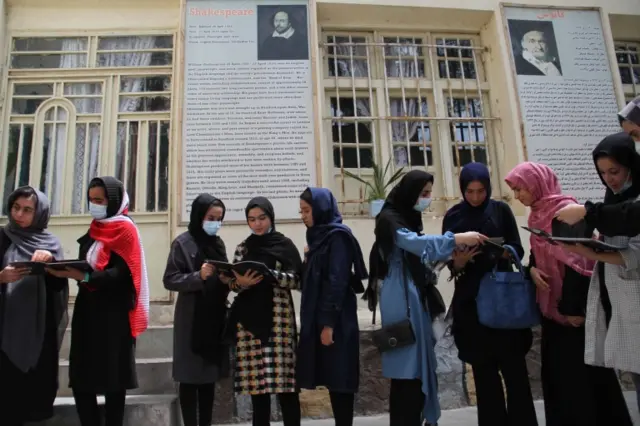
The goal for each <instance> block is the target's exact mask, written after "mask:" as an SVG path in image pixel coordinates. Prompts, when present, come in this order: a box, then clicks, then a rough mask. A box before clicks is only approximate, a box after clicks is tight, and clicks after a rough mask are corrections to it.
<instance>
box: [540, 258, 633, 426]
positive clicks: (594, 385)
mask: <svg viewBox="0 0 640 426" xmlns="http://www.w3.org/2000/svg"><path fill="white" fill-rule="evenodd" d="M535 265H536V263H535V257H534V256H533V255H531V257H530V259H529V267H531V266H535ZM589 282H590V277H586V276H584V275H581V274H579V273H578V272H576V271H574V270H573V269H572V268H570V267H568V266H565V273H564V279H563V281H562V296H561V299H560V301H559V303H558V311H559V312H560V313H561V314H562V315H567V316H579V317H584V316H585V314H586V308H587V293H588V291H589ZM584 345H585V330H584V325H582V326H580V327H573V326H570V325H562V324H559V323H557V322H555V321H553V320H551V319H548V318H543V319H542V342H541V356H542V392H543V396H544V410H545V418H546V424H547V426H574V425H579V426H613V425H615V426H631V425H632V421H631V418H630V417H629V410H628V408H627V405H626V402H625V400H624V396H623V394H622V389H621V388H620V383H619V382H618V378H617V376H616V373H615V371H614V370H613V369H611V368H604V367H595V366H591V365H587V364H585V362H584Z"/></svg>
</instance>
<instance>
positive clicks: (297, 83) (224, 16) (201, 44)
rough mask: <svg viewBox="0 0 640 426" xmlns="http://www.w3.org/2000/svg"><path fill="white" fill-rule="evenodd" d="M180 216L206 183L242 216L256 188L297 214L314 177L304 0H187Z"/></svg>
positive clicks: (232, 215)
mask: <svg viewBox="0 0 640 426" xmlns="http://www.w3.org/2000/svg"><path fill="white" fill-rule="evenodd" d="M185 15H186V17H185V20H186V22H185V30H184V31H185V56H184V95H185V99H184V105H183V128H182V135H183V137H182V196H181V200H182V206H181V216H182V221H183V222H187V221H188V220H189V214H190V211H191V203H192V202H193V199H194V198H195V197H196V196H198V194H200V193H203V192H206V193H210V194H211V195H213V196H215V197H217V198H220V199H221V200H222V201H223V202H224V203H225V205H226V207H227V215H226V217H225V220H230V221H244V220H245V215H244V208H245V206H246V204H247V202H248V201H249V199H251V198H252V197H254V196H257V195H260V196H264V197H267V198H269V199H270V200H271V202H272V203H273V205H274V207H275V210H276V217H277V218H278V219H284V220H287V219H294V218H299V214H298V210H299V196H300V194H301V193H302V191H303V190H304V189H305V188H306V187H307V186H312V185H314V184H315V181H316V177H315V176H316V170H315V167H316V166H315V143H314V125H313V91H312V84H313V81H312V73H311V61H310V49H311V46H310V45H309V36H308V35H309V13H308V2H307V1H305V0H278V1H275V2H274V1H260V0H254V1H237V0H188V1H187V3H186V13H185Z"/></svg>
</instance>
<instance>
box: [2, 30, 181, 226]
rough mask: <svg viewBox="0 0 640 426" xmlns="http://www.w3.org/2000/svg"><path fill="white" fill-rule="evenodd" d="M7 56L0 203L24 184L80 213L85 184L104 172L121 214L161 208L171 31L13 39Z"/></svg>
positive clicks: (165, 195) (60, 211)
mask: <svg viewBox="0 0 640 426" xmlns="http://www.w3.org/2000/svg"><path fill="white" fill-rule="evenodd" d="M69 52H73V53H69ZM90 52H93V53H90ZM11 55H12V56H11V58H12V61H11V69H10V70H9V81H10V86H9V87H10V94H11V96H10V97H9V99H8V101H7V102H8V103H9V105H10V111H11V112H10V115H9V123H8V126H7V128H8V129H9V131H8V132H7V134H6V136H5V141H6V145H5V146H6V155H3V160H4V161H3V163H2V164H0V170H2V173H1V174H0V177H1V178H2V179H3V185H2V188H3V194H2V200H3V201H4V200H6V199H7V197H8V195H9V194H10V193H11V191H13V190H14V189H15V188H16V187H18V186H21V185H26V184H30V185H33V186H36V187H38V188H39V189H40V190H42V191H43V192H45V193H46V194H47V196H48V197H49V199H50V202H51V210H52V214H54V215H82V214H87V213H88V211H87V202H86V192H87V187H88V184H89V182H90V181H91V179H92V178H94V177H96V176H99V175H114V176H116V177H117V178H119V179H121V180H122V181H123V182H124V183H125V186H126V189H127V192H128V193H129V197H130V200H131V206H130V207H131V208H130V210H131V211H133V212H166V211H168V207H169V205H168V204H169V170H168V169H169V144H170V134H171V133H170V117H171V91H172V68H173V64H172V62H173V35H157V36H151V35H149V36H131V35H126V36H108V37H102V36H89V37H84V38H80V37H78V38H72V37H70V38H14V39H13V41H12V52H11ZM52 58H54V59H52ZM61 68H85V70H84V71H82V72H81V73H80V74H78V73H77V72H76V73H75V74H73V76H67V75H65V73H64V72H62V71H60V70H59V69H61ZM129 70H130V71H129ZM27 74H28V75H27Z"/></svg>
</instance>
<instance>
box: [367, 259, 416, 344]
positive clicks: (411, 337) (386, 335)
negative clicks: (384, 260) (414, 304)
mask: <svg viewBox="0 0 640 426" xmlns="http://www.w3.org/2000/svg"><path fill="white" fill-rule="evenodd" d="M403 266H404V262H403ZM402 286H403V287H404V298H405V302H406V304H407V317H406V318H405V319H403V320H401V321H398V322H395V323H393V324H389V325H386V326H382V328H381V329H379V330H375V331H374V332H372V333H371V339H372V340H373V344H374V345H375V346H376V347H377V348H378V350H379V351H380V352H387V351H391V350H394V349H400V348H403V347H405V346H409V345H412V344H414V343H415V342H416V336H415V333H414V332H413V326H412V325H411V306H410V305H409V284H408V283H407V272H406V268H404V267H403V272H402Z"/></svg>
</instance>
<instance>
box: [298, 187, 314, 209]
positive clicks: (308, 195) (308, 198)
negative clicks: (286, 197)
mask: <svg viewBox="0 0 640 426" xmlns="http://www.w3.org/2000/svg"><path fill="white" fill-rule="evenodd" d="M300 199H301V200H302V201H305V202H306V203H307V204H309V205H312V203H313V195H311V190H310V189H309V188H307V189H305V190H304V192H303V193H302V194H300Z"/></svg>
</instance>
